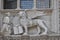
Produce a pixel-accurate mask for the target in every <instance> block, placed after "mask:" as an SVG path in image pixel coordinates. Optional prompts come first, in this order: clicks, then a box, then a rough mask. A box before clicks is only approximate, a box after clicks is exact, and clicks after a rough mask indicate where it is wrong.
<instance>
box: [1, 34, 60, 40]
mask: <svg viewBox="0 0 60 40" xmlns="http://www.w3.org/2000/svg"><path fill="white" fill-rule="evenodd" d="M0 40H60V36H46V35H45V36H28V35H24V36H19V35H18V36H16V35H14V36H0Z"/></svg>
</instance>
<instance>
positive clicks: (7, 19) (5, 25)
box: [1, 12, 11, 35]
mask: <svg viewBox="0 0 60 40" xmlns="http://www.w3.org/2000/svg"><path fill="white" fill-rule="evenodd" d="M5 14H6V16H5V17H4V18H3V27H2V29H1V32H3V33H4V32H5V33H4V34H5V35H6V34H7V35H9V34H10V33H11V26H10V13H9V12H8V13H5Z"/></svg>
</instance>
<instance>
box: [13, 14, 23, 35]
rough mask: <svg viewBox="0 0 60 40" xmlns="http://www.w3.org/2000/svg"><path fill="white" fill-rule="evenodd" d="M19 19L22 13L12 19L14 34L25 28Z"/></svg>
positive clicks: (21, 31)
mask: <svg viewBox="0 0 60 40" xmlns="http://www.w3.org/2000/svg"><path fill="white" fill-rule="evenodd" d="M19 20H20V15H19V14H16V15H15V17H13V20H12V24H13V31H14V34H21V33H23V28H22V26H21V25H20V22H19Z"/></svg>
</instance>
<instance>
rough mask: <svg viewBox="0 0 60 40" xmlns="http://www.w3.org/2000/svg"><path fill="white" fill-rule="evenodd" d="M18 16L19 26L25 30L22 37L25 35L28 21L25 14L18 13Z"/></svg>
mask: <svg viewBox="0 0 60 40" xmlns="http://www.w3.org/2000/svg"><path fill="white" fill-rule="evenodd" d="M18 14H19V15H20V24H21V25H23V26H24V28H25V33H24V34H23V35H27V25H28V21H27V18H26V13H25V12H19V13H18Z"/></svg>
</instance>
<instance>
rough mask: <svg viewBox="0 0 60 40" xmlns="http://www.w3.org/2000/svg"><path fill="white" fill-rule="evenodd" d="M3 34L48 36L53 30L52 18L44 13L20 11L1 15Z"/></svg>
mask: <svg viewBox="0 0 60 40" xmlns="http://www.w3.org/2000/svg"><path fill="white" fill-rule="evenodd" d="M1 14H2V15H3V17H2V18H1V19H2V21H1V23H2V28H1V33H3V34H4V35H31V36H37V35H38V36H39V35H48V33H49V32H50V30H51V27H50V26H51V24H50V22H51V19H50V16H48V15H46V14H45V13H44V12H43V11H19V12H17V13H15V14H14V13H12V12H5V13H1Z"/></svg>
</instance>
